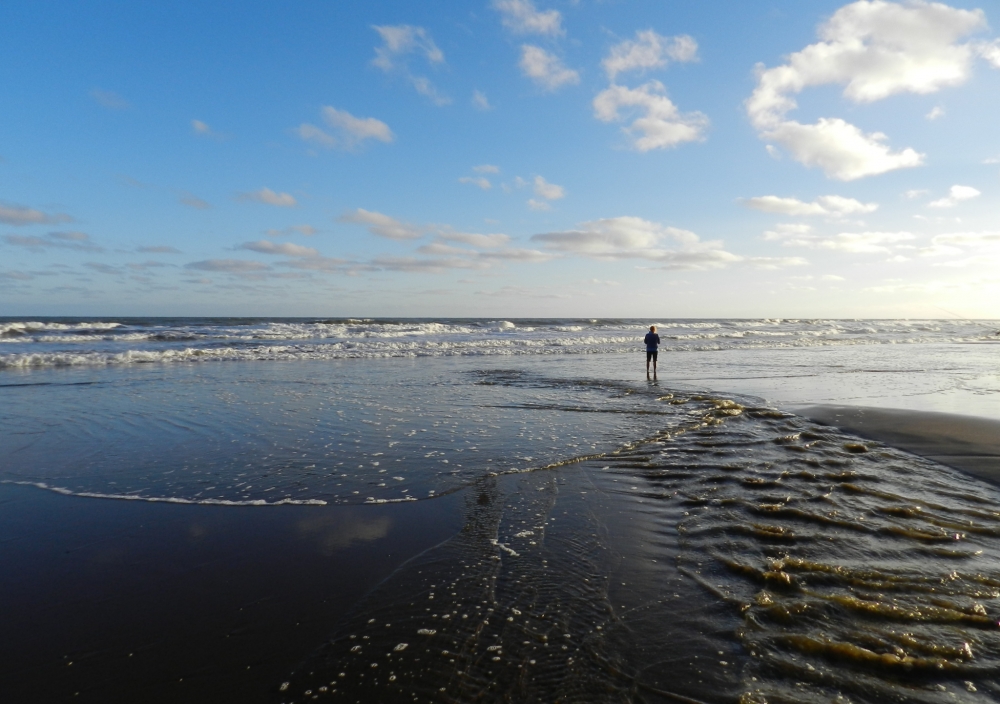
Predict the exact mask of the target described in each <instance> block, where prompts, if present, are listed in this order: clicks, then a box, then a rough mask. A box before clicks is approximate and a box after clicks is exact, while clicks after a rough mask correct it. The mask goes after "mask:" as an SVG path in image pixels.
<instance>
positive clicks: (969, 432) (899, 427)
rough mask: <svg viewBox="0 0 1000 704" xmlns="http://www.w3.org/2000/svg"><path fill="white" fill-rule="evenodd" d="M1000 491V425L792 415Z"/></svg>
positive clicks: (928, 415)
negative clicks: (880, 444)
mask: <svg viewBox="0 0 1000 704" xmlns="http://www.w3.org/2000/svg"><path fill="white" fill-rule="evenodd" d="M789 410H791V411H793V412H794V413H797V414H799V415H802V416H805V417H806V418H809V419H811V420H814V421H816V422H818V423H823V424H824V425H833V426H836V427H838V428H841V429H843V430H846V431H848V432H851V433H854V434H856V435H860V436H861V437H864V438H868V439H871V440H877V441H879V442H883V443H885V444H886V445H892V446H893V447H897V448H899V449H902V450H906V451H907V452H912V453H913V454H915V455H920V456H921V457H926V458H928V459H931V460H934V461H935V462H940V463H941V464H944V465H948V466H949V467H954V468H955V469H960V470H962V471H963V472H967V473H969V474H971V475H973V476H975V477H978V478H979V479H983V480H985V481H988V482H990V483H992V484H998V485H1000V421H998V420H993V419H990V418H977V417H975V416H963V415H958V414H953V413H935V412H929V411H910V410H901V409H892V408H868V407H863V406H860V407H859V406H836V405H820V406H803V407H793V408H791V409H789Z"/></svg>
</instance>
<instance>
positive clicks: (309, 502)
mask: <svg viewBox="0 0 1000 704" xmlns="http://www.w3.org/2000/svg"><path fill="white" fill-rule="evenodd" d="M0 484H17V485H20V486H34V487H37V488H39V489H45V490H46V491H52V492H55V493H56V494H62V495H63V496H82V497H85V498H88V499H114V500H116V501H146V502H148V503H155V504H193V505H199V506H326V501H323V500H321V499H280V500H278V501H264V500H263V499H256V500H247V501H235V500H229V499H182V498H177V497H172V496H141V495H139V494H103V493H99V492H94V491H73V490H72V489H67V488H65V487H61V486H51V485H49V484H46V483H45V482H19V481H14V480H10V479H3V480H0Z"/></svg>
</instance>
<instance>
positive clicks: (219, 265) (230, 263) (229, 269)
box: [184, 259, 271, 274]
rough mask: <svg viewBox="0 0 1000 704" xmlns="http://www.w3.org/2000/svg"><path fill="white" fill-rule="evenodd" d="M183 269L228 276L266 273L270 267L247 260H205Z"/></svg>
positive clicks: (192, 263)
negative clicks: (214, 272) (221, 273)
mask: <svg viewBox="0 0 1000 704" xmlns="http://www.w3.org/2000/svg"><path fill="white" fill-rule="evenodd" d="M184 268H185V269H195V270H197V271H218V272H224V273H228V274H247V273H252V272H254V273H255V272H261V271H267V270H268V269H270V268H271V267H269V266H268V265H267V264H264V263H262V262H255V261H250V260H248V259H205V260H202V261H199V262H191V263H190V264H185V265H184Z"/></svg>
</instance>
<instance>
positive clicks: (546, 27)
mask: <svg viewBox="0 0 1000 704" xmlns="http://www.w3.org/2000/svg"><path fill="white" fill-rule="evenodd" d="M493 7H494V8H495V9H496V10H498V11H499V12H500V15H501V18H500V21H501V22H502V23H503V26H504V27H506V28H507V29H509V30H511V31H512V32H516V33H518V34H543V35H547V36H560V35H562V34H563V28H562V15H561V14H559V11H558V10H544V11H539V10H538V9H537V8H536V7H535V4H534V3H533V2H531V0H493Z"/></svg>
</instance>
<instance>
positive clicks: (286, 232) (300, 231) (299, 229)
mask: <svg viewBox="0 0 1000 704" xmlns="http://www.w3.org/2000/svg"><path fill="white" fill-rule="evenodd" d="M317 232H319V230H317V229H316V228H315V227H313V226H312V225H291V226H289V227H286V228H284V229H281V230H274V229H271V230H267V231H265V232H264V234H265V235H267V236H268V237H288V236H290V235H305V236H306V237H312V236H313V235H315V234H316V233H317Z"/></svg>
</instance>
